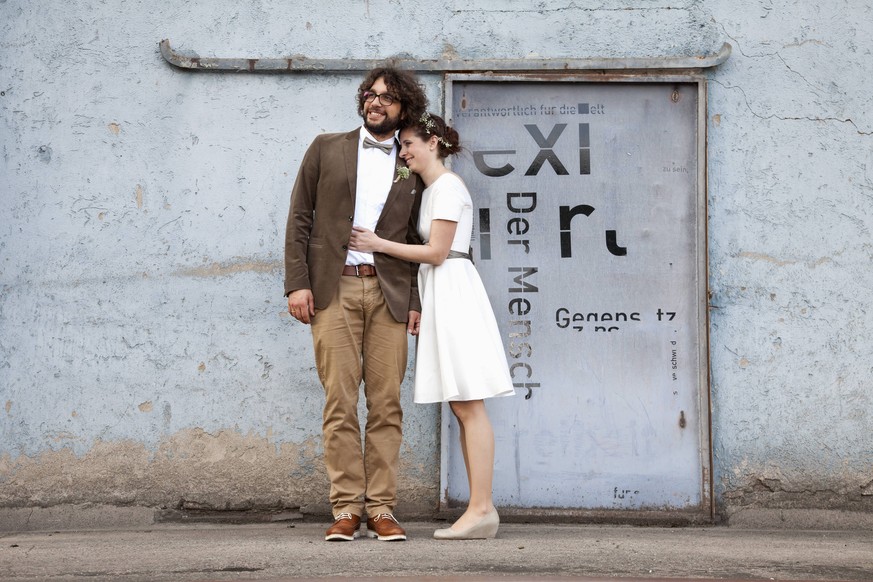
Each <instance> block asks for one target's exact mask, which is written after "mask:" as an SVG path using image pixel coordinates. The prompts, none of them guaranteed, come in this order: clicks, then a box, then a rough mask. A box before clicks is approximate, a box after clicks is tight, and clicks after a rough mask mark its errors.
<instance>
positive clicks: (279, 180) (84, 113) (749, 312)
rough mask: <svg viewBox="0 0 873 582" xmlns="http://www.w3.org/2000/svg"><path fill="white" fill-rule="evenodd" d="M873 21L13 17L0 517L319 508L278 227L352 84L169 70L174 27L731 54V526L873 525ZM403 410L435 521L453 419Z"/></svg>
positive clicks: (720, 474)
mask: <svg viewBox="0 0 873 582" xmlns="http://www.w3.org/2000/svg"><path fill="white" fill-rule="evenodd" d="M871 23H873V3H871V2H870V0H863V1H862V0H858V1H855V2H844V3H840V4H839V5H837V6H834V7H831V8H824V7H821V6H819V5H818V3H812V2H801V3H797V2H788V1H787V0H782V1H770V0H761V1H751V0H741V1H740V2H731V3H724V2H716V1H715V0H709V1H705V2H693V1H690V0H689V1H684V2H683V1H677V2H667V3H660V4H658V5H655V4H654V3H652V2H648V1H646V2H643V1H636V2H632V1H626V2H625V1H618V0H602V1H600V2H597V3H594V4H593V5H592V4H591V3H585V4H584V7H582V5H578V4H575V3H565V2H561V3H558V2H551V1H547V2H538V3H535V4H534V3H529V4H527V3H521V2H514V3H506V2H496V1H485V0H473V1H465V2H448V3H446V2H434V1H430V0H424V1H422V2H418V3H413V4H409V3H406V4H404V3H399V2H393V1H388V0H375V1H365V2H351V3H349V2H326V3H320V4H312V3H293V4H287V3H286V4H284V5H282V4H271V3H266V2H253V3H245V5H240V4H239V3H235V2H227V1H225V0H218V1H216V2H210V3H206V2H200V3H196V2H195V3H190V2H189V3H176V2H166V1H163V2H153V3H141V2H130V3H127V2H125V3H121V2H108V3H106V2H96V1H95V2H75V3H65V4H58V3H50V2H45V1H37V2H26V1H24V0H0V147H2V154H3V160H2V175H0V291H2V294H0V406H2V410H0V417H2V426H0V507H29V506H50V505H57V504H78V503H109V504H118V505H144V506H154V507H162V506H163V507H181V508H185V507H188V508H228V509H247V508H278V507H295V506H301V507H303V508H304V510H310V511H323V510H325V509H326V504H325V498H326V488H327V480H326V477H325V475H324V471H323V466H322V464H321V461H320V455H321V444H320V424H321V406H322V398H323V396H322V391H321V388H320V386H319V384H318V381H317V377H316V375H315V373H314V369H313V363H312V353H311V347H310V340H309V334H308V330H306V329H305V328H303V327H302V326H299V325H295V324H293V323H292V322H291V321H289V318H288V317H287V316H286V315H285V303H284V299H283V298H282V284H281V281H282V265H281V252H282V237H283V234H284V233H283V231H284V220H285V214H286V211H287V204H288V194H289V192H290V189H291V185H292V183H293V179H294V176H295V173H296V168H297V164H298V163H299V160H300V159H301V157H302V155H303V152H304V149H305V147H306V146H307V145H308V143H309V141H310V140H311V139H312V137H313V136H314V135H315V134H317V133H319V132H322V131H336V130H344V129H350V128H352V127H354V126H355V125H356V124H357V123H358V119H357V117H356V115H355V108H354V103H353V94H354V90H355V87H356V85H357V82H358V80H359V78H358V76H357V75H303V76H290V75H260V76H249V75H232V74H231V75H221V74H202V73H201V74H191V73H185V72H180V71H177V70H174V69H173V68H171V67H170V66H169V65H167V64H166V63H165V62H164V61H163V60H162V59H161V57H160V54H159V52H158V41H160V40H161V39H163V38H169V39H170V40H171V41H172V43H173V45H174V47H176V48H178V49H179V50H182V51H196V52H199V53H200V54H201V55H202V56H233V57H243V56H260V57H279V56H285V55H291V54H298V53H299V54H305V55H308V56H312V57H317V58H381V57H387V56H390V55H394V54H401V53H402V54H407V55H410V56H412V57H416V58H435V57H437V56H439V55H440V54H443V53H444V52H446V53H448V54H457V55H458V56H460V57H462V58H466V59H476V58H483V59H493V58H523V57H526V56H536V57H539V58H559V57H576V58H584V57H634V56H686V55H693V54H703V53H711V52H714V51H715V50H716V49H717V48H718V47H720V46H721V43H722V42H723V41H725V40H727V41H728V42H731V43H732V44H733V46H734V51H733V55H732V56H731V58H730V59H729V60H728V62H727V63H725V64H724V65H722V66H721V67H719V68H718V69H716V70H714V71H710V72H709V73H708V76H709V78H710V85H709V144H710V147H709V152H710V153H709V180H710V182H709V192H710V194H709V199H710V202H709V216H710V219H709V240H710V273H711V275H710V286H711V289H712V305H713V309H712V326H711V331H712V346H711V353H712V395H713V410H714V415H713V435H714V437H713V442H714V451H713V452H714V464H713V468H714V471H715V479H716V483H715V485H716V488H715V493H716V500H717V503H718V508H719V511H720V512H721V513H722V514H723V515H732V514H734V513H735V512H736V511H737V510H739V509H742V508H745V507H765V508H783V507H789V508H790V507H813V508H834V509H867V510H870V509H871V505H873V502H871V499H873V464H871V459H873V444H871V443H873V441H871V439H870V434H871V433H873V415H871V412H870V411H871V410H873V391H871V390H870V388H871V380H869V378H870V377H871V372H873V368H871V366H873V363H871V362H873V358H871V356H873V347H871V346H873V343H871V341H870V339H869V338H870V337H871V336H873V314H871V313H869V309H868V306H867V303H868V297H869V289H870V288H871V287H873V273H871V270H870V269H869V264H870V260H871V256H873V247H871V244H870V242H869V239H870V227H871V222H873V210H871V201H873V122H871V119H870V116H869V111H871V110H873V101H871V96H870V92H869V90H865V88H864V87H865V83H866V82H867V81H869V79H870V78H871V77H873V65H871V63H873V54H871V53H873V41H871V37H873V35H871V32H873V30H871V29H873V24H871ZM422 80H423V81H424V82H425V84H426V85H427V87H428V91H429V94H430V96H431V100H432V102H433V103H434V104H435V105H434V107H432V108H433V109H439V105H438V104H439V103H440V99H441V95H440V85H439V82H440V79H439V77H438V76H435V75H427V76H423V77H422ZM405 392H406V395H405V397H406V399H407V400H406V402H405V410H406V413H407V416H406V419H405V434H406V444H405V446H404V450H403V467H402V477H401V492H400V495H401V499H402V502H403V504H404V506H405V507H407V508H409V509H415V510H419V511H426V510H428V509H430V508H432V507H434V505H435V504H436V500H437V498H438V492H437V489H438V484H439V453H438V437H437V433H438V409H437V408H436V407H432V406H428V407H425V406H413V405H412V403H411V398H410V392H411V385H410V383H409V382H408V381H407V384H406V386H405ZM402 507H403V506H402Z"/></svg>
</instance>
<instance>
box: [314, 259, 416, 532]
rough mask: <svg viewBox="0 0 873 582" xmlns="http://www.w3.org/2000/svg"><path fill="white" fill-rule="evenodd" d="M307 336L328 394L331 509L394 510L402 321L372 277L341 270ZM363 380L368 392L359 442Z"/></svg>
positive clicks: (403, 345)
mask: <svg viewBox="0 0 873 582" xmlns="http://www.w3.org/2000/svg"><path fill="white" fill-rule="evenodd" d="M312 340H313V344H314V347H315V363H316V366H317V368H318V376H319V378H320V380H321V383H322V385H323V386H324V392H325V397H326V402H325V406H324V424H323V427H322V430H323V437H324V459H325V465H326V466H327V474H328V477H329V478H330V502H331V505H332V506H333V513H334V517H336V516H337V515H339V514H340V513H344V512H348V513H352V514H354V515H358V516H363V515H364V513H366V515H369V516H371V517H372V516H376V515H378V514H380V513H391V512H393V511H394V506H395V504H396V498H397V466H398V464H399V456H400V440H401V434H402V433H401V430H402V429H401V422H402V420H403V411H402V410H401V408H400V384H401V382H402V381H403V375H404V374H405V373H406V357H407V339H406V323H404V322H398V321H396V320H395V319H394V317H392V315H391V312H390V311H389V309H388V305H387V304H386V302H385V298H384V297H383V295H382V290H381V288H380V287H379V281H378V279H377V278H376V277H349V276H342V277H340V282H339V286H338V289H337V293H336V295H335V296H334V298H333V300H331V302H330V304H329V305H328V306H327V307H326V308H325V309H323V310H320V311H317V312H316V314H315V318H314V319H313V321H312ZM361 381H363V382H364V396H365V397H366V400H367V424H366V432H365V440H364V448H363V450H361V430H360V424H359V422H358V396H359V393H360V386H361Z"/></svg>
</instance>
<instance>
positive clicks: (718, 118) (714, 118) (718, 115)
mask: <svg viewBox="0 0 873 582" xmlns="http://www.w3.org/2000/svg"><path fill="white" fill-rule="evenodd" d="M712 122H713V123H714V124H715V126H716V127H718V126H719V125H721V113H716V114H715V115H713V116H712Z"/></svg>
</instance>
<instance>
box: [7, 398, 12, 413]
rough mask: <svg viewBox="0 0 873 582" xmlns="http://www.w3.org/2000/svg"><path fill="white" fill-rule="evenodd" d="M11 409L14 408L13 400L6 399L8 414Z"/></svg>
mask: <svg viewBox="0 0 873 582" xmlns="http://www.w3.org/2000/svg"><path fill="white" fill-rule="evenodd" d="M10 410H12V401H11V400H7V401H6V414H9V411H10Z"/></svg>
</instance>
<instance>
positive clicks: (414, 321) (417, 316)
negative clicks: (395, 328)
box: [406, 311, 421, 335]
mask: <svg viewBox="0 0 873 582" xmlns="http://www.w3.org/2000/svg"><path fill="white" fill-rule="evenodd" d="M420 321H421V313H419V312H418V311H410V312H409V319H407V323H406V331H408V332H409V335H418V324H419V322H420Z"/></svg>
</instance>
